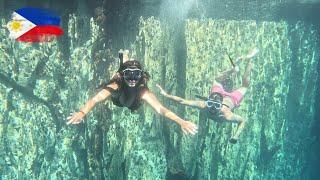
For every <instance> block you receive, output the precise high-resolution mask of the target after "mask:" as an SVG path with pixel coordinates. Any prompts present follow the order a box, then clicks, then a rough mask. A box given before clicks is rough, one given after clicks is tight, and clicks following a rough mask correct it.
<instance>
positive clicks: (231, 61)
mask: <svg viewBox="0 0 320 180" xmlns="http://www.w3.org/2000/svg"><path fill="white" fill-rule="evenodd" d="M226 54H227V55H228V57H229V61H230V63H231V65H232V66H233V68H235V67H236V65H235V64H234V63H233V60H232V58H231V57H230V55H229V54H228V53H226Z"/></svg>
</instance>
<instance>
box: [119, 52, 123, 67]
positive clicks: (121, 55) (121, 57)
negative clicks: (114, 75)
mask: <svg viewBox="0 0 320 180" xmlns="http://www.w3.org/2000/svg"><path fill="white" fill-rule="evenodd" d="M119 62H120V66H119V69H121V68H122V66H123V50H122V49H120V51H119Z"/></svg>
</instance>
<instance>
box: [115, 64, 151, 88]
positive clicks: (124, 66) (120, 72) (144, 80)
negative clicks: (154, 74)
mask: <svg viewBox="0 0 320 180" xmlns="http://www.w3.org/2000/svg"><path fill="white" fill-rule="evenodd" d="M130 67H131V68H137V69H140V70H142V76H141V80H140V81H139V84H143V85H144V86H147V82H148V80H149V79H150V75H149V73H148V72H146V71H144V70H143V68H142V65H141V63H140V62H139V61H137V60H131V61H126V62H125V63H123V64H122V65H120V68H119V69H118V71H117V74H116V77H115V78H116V80H115V81H118V82H122V81H123V77H122V76H123V70H125V69H127V68H130ZM111 81H112V80H111Z"/></svg>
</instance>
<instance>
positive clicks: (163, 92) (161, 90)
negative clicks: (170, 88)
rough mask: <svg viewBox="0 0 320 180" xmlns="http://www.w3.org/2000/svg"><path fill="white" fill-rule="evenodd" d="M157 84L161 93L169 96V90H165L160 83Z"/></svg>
mask: <svg viewBox="0 0 320 180" xmlns="http://www.w3.org/2000/svg"><path fill="white" fill-rule="evenodd" d="M156 86H157V87H158V88H159V89H160V93H161V94H162V95H164V96H167V95H168V94H167V92H166V91H164V90H163V89H162V87H161V86H160V85H159V84H156Z"/></svg>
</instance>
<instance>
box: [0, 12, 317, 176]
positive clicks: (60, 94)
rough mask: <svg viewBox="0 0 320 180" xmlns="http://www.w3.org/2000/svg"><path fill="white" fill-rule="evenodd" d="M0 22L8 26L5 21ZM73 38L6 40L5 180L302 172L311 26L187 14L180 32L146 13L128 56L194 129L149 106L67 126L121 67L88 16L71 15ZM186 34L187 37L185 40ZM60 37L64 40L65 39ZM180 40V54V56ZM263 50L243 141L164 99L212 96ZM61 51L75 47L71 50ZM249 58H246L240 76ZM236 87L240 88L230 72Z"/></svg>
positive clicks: (0, 70) (101, 110) (309, 110)
mask: <svg viewBox="0 0 320 180" xmlns="http://www.w3.org/2000/svg"><path fill="white" fill-rule="evenodd" d="M5 23H6V22H5V20H2V24H5ZM67 26H68V30H67V31H66V35H65V36H68V40H69V41H68V45H66V44H65V42H63V44H61V42H57V41H55V42H53V43H49V44H36V45H32V44H21V43H17V42H13V41H12V40H9V39H8V38H7V32H6V31H5V29H1V31H0V37H1V44H0V64H1V66H0V102H1V103H0V122H1V123H0V137H1V141H0V177H1V178H2V179H22V178H24V179H166V178H167V179H174V178H180V179H182V178H185V179H248V178H253V179H257V178H258V179H283V178H284V177H287V178H290V179H291V178H306V177H308V175H307V174H304V168H305V166H306V163H307V162H306V157H307V156H308V153H309V151H310V149H308V147H309V146H310V144H311V143H313V142H314V139H312V138H311V137H310V136H309V131H310V124H311V123H312V120H313V117H314V114H315V109H314V103H315V102H314V97H315V90H316V80H317V78H319V75H318V72H317V71H316V67H317V63H318V57H319V55H318V53H319V52H318V48H317V47H318V46H319V44H318V40H317V37H316V33H317V32H316V30H315V28H314V27H312V26H310V25H305V24H303V23H297V24H296V25H295V26H290V25H288V24H287V23H286V22H259V23H257V22H256V21H229V20H216V19H201V20H200V19H188V20H187V21H184V24H183V27H184V28H183V32H184V34H183V36H182V39H181V37H179V38H180V39H179V38H178V40H177V38H176V37H175V34H174V33H173V32H172V31H171V29H170V27H169V26H168V25H167V24H165V23H163V22H161V21H160V20H158V19H157V18H154V17H151V18H141V19H140V23H139V25H138V30H139V31H138V35H137V37H136V40H135V42H134V43H132V44H131V51H132V56H133V57H136V58H137V59H139V60H140V61H142V62H143V63H144V66H145V68H146V69H147V71H148V72H149V73H150V74H151V80H150V82H149V87H150V89H151V90H152V91H154V92H155V93H156V94H157V96H158V97H159V99H160V100H161V101H162V102H163V103H164V104H165V105H166V106H168V107H169V108H170V109H172V110H173V111H174V112H178V113H179V115H180V116H182V117H184V118H186V119H190V120H191V121H193V122H196V123H197V124H198V125H199V133H198V134H197V135H196V136H184V135H182V132H181V130H180V128H179V127H178V126H177V125H176V124H174V123H173V122H170V121H168V120H166V119H164V118H162V117H160V116H159V115H157V114H156V113H155V112H154V111H153V110H151V108H150V107H147V106H146V105H145V106H143V108H141V109H140V111H138V112H135V113H131V112H130V111H129V110H128V109H125V108H119V107H116V106H114V105H112V103H110V102H105V103H102V104H99V105H98V106H96V107H95V109H94V110H93V111H92V112H91V113H90V114H89V115H88V116H87V117H86V119H85V122H84V123H82V124H80V125H77V126H76V125H74V126H67V125H66V124H65V122H66V117H67V116H68V115H69V113H70V112H72V111H75V110H78V109H79V108H80V107H81V106H82V105H83V104H84V103H85V101H86V100H88V98H90V97H92V96H93V95H94V94H95V93H96V92H97V91H98V89H97V86H98V85H99V84H101V83H103V82H106V81H107V80H108V79H109V78H110V76H111V75H112V74H113V73H114V72H115V71H116V70H117V68H118V60H117V57H116V55H117V50H115V49H112V48H110V47H109V44H108V43H105V42H103V37H104V35H105V34H104V33H105V32H104V30H103V29H102V28H101V27H99V26H98V25H97V23H96V21H95V20H94V19H93V18H91V19H90V18H86V17H77V16H76V15H71V16H70V17H69V21H68V25H67ZM183 37H184V39H183ZM59 43H60V44H59ZM181 46H182V47H185V51H183V48H182V51H179V52H177V51H175V49H176V48H181ZM253 47H258V48H260V54H259V55H258V56H257V57H256V58H254V60H253V62H254V70H253V72H252V74H251V81H252V82H251V86H250V88H249V90H248V94H247V95H246V97H245V99H244V101H243V103H242V105H241V107H240V108H239V109H237V110H236V113H238V114H240V115H242V116H244V117H246V118H247V119H248V123H247V126H246V128H245V130H244V133H243V134H242V135H241V138H240V140H239V143H238V144H235V145H232V144H230V143H229V142H228V138H229V137H230V136H231V134H232V133H233V129H234V127H235V126H234V125H232V124H228V123H216V122H214V121H212V120H209V119H207V118H206V117H205V115H204V114H203V113H202V112H200V111H199V110H197V109H192V108H189V107H183V106H181V105H177V104H175V103H172V102H171V101H169V100H167V99H164V98H163V97H161V95H159V92H158V90H157V89H156V87H155V84H157V83H159V84H161V85H162V86H164V87H165V89H167V90H168V91H169V92H170V93H172V94H178V95H182V96H184V95H185V97H186V98H188V99H195V95H197V94H199V95H203V96H207V95H208V93H209V89H210V86H211V83H212V81H213V79H214V77H215V76H216V75H217V73H218V72H219V71H222V70H225V69H228V68H230V63H229V61H228V57H227V56H226V54H225V52H227V53H228V54H229V55H230V56H231V57H234V58H235V57H237V56H239V55H243V54H245V53H247V52H248V51H249V50H251V49H252V48H253ZM65 48H69V49H68V50H66V49H65ZM245 64H246V63H245V62H243V63H242V64H241V65H240V72H243V69H244V67H245ZM233 79H234V86H233V87H234V88H236V87H239V86H240V84H241V78H240V76H239V75H238V76H234V77H233Z"/></svg>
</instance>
